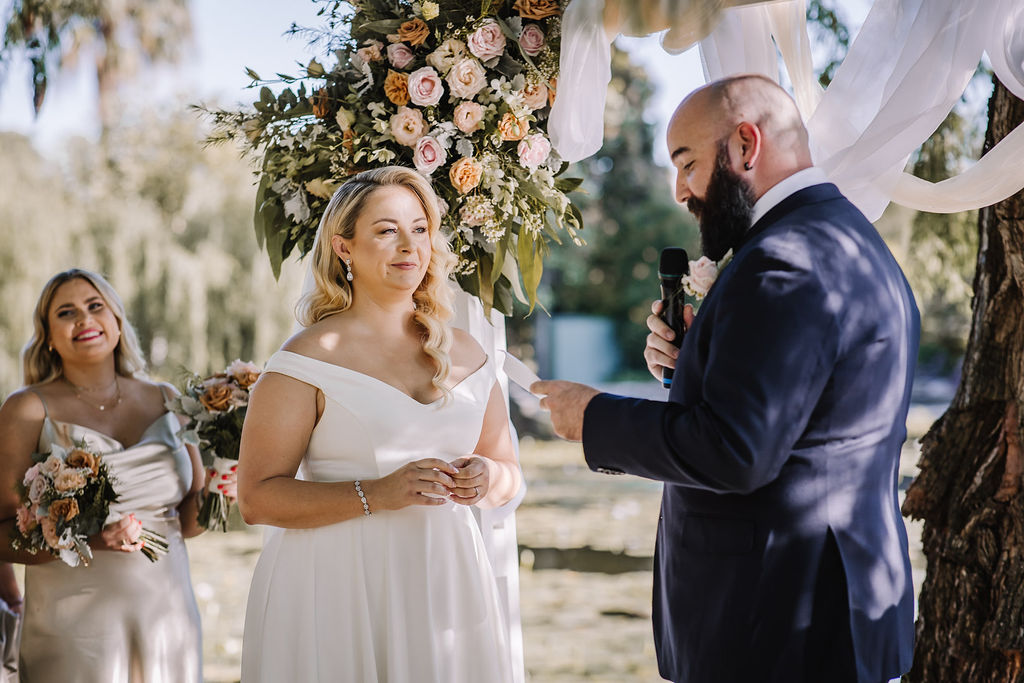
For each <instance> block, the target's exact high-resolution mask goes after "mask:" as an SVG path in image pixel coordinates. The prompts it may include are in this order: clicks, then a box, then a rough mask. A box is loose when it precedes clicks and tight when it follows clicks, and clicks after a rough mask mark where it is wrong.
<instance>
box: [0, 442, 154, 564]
mask: <svg viewBox="0 0 1024 683" xmlns="http://www.w3.org/2000/svg"><path fill="white" fill-rule="evenodd" d="M32 457H33V459H34V460H35V461H36V462H35V464H34V465H32V466H31V467H30V468H29V469H28V471H27V472H25V477H24V479H23V480H22V482H21V484H20V485H19V486H18V493H19V494H20V496H21V505H20V506H19V507H18V511H17V524H16V528H15V530H14V532H13V538H12V539H11V547H12V548H14V549H15V550H22V549H24V550H27V551H28V552H30V553H31V554H33V555H34V554H36V553H37V552H39V551H40V550H44V551H46V552H48V553H50V554H52V555H54V556H55V557H58V558H60V559H61V560H62V561H63V562H64V563H65V564H67V565H68V566H71V567H77V566H78V565H79V564H83V565H85V566H86V567H88V566H89V563H90V562H91V561H92V549H91V548H90V547H89V536H91V535H93V534H96V533H99V531H100V530H101V529H102V528H103V525H104V524H105V523H106V520H107V517H108V515H109V514H110V505H111V504H112V503H115V502H117V493H116V491H115V490H114V480H113V478H112V477H111V475H110V472H109V471H108V469H107V465H106V464H105V463H104V462H103V458H102V457H101V456H100V455H98V454H96V453H93V452H92V451H90V450H88V449H87V448H86V446H85V444H76V445H75V447H74V448H71V449H65V448H62V447H60V446H58V445H54V446H53V447H52V449H51V450H50V452H49V453H42V454H35V455H33V456H32ZM140 540H141V541H142V550H141V552H142V554H144V555H145V556H146V557H147V558H148V559H149V560H150V561H151V562H155V561H156V560H158V559H159V558H160V557H161V556H162V555H164V554H165V553H166V552H167V541H166V539H165V538H164V537H163V536H161V535H160V534H157V533H155V532H152V531H149V530H147V529H145V528H144V529H143V530H142V535H141V536H140Z"/></svg>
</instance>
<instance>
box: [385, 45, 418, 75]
mask: <svg viewBox="0 0 1024 683" xmlns="http://www.w3.org/2000/svg"><path fill="white" fill-rule="evenodd" d="M412 60H413V54H412V49H411V48H410V47H409V46H408V45H406V44H405V43H391V44H390V45H388V61H389V62H391V66H393V67H395V68H396V69H404V68H405V67H407V66H409V63H410V62H412Z"/></svg>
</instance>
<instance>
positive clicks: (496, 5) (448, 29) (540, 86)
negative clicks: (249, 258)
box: [209, 0, 582, 314]
mask: <svg viewBox="0 0 1024 683" xmlns="http://www.w3.org/2000/svg"><path fill="white" fill-rule="evenodd" d="M321 1H322V0H321ZM563 4H564V1H562V2H560V0H492V1H489V0H479V1H477V2H466V1H465V0H455V1H447V2H443V3H438V2H431V1H429V0H428V1H425V2H419V1H416V2H403V1H401V0H358V1H354V2H351V3H342V2H338V1H337V0H331V1H330V2H325V3H324V5H325V6H324V8H322V9H321V11H320V14H321V15H326V16H327V17H328V26H327V28H326V29H324V30H322V31H317V32H315V34H314V38H315V41H316V42H318V43H319V44H322V45H324V47H325V49H326V51H327V52H328V54H329V55H330V57H329V60H328V59H325V60H323V61H324V63H321V61H318V60H317V59H313V60H312V61H310V62H309V64H308V66H307V67H306V68H305V73H304V74H302V75H301V76H288V75H285V74H277V77H278V78H277V79H275V80H273V81H271V80H264V79H261V78H260V76H259V75H258V74H256V73H254V72H253V71H252V70H248V73H249V76H250V77H251V78H252V79H253V86H254V87H255V86H260V85H262V87H261V88H260V98H259V100H258V101H257V102H255V103H254V104H253V109H251V110H242V111H226V110H219V111H211V112H209V113H210V114H211V116H212V118H213V120H214V122H215V125H216V132H215V133H214V135H213V136H212V137H211V138H210V139H211V141H219V140H224V139H229V138H233V139H237V140H240V141H242V143H243V144H244V145H245V147H246V148H247V149H248V150H249V151H250V152H251V153H252V154H254V155H255V156H256V157H257V158H258V159H261V162H262V163H261V170H260V182H259V189H258V192H257V197H256V211H255V229H256V236H257V240H259V242H260V244H261V246H263V245H265V246H266V249H267V253H268V255H269V257H270V261H271V265H272V267H273V269H274V272H275V274H278V273H279V272H280V266H281V263H282V261H283V260H284V259H285V258H287V257H288V256H289V255H290V254H291V253H292V252H293V251H295V250H298V252H299V254H300V255H301V254H305V253H306V252H308V251H309V250H310V249H311V248H312V247H313V242H314V239H315V235H316V229H317V224H318V222H319V219H320V215H321V214H322V212H323V210H324V209H325V208H326V205H327V202H328V200H329V199H330V197H331V195H332V194H333V192H334V190H335V189H336V188H337V187H338V186H339V185H340V184H341V183H343V182H344V181H345V180H346V179H347V178H348V177H350V176H352V175H354V174H356V173H358V172H360V171H363V170H366V169H368V168H373V167H375V166H384V165H389V164H401V165H407V166H412V167H415V168H416V169H417V170H418V171H419V172H420V173H422V174H424V175H425V176H428V177H429V178H430V179H431V180H432V183H433V186H434V189H435V191H436V192H437V194H438V196H439V197H440V198H441V200H442V202H443V204H442V207H441V209H442V214H443V217H442V228H443V229H444V230H445V232H446V234H448V235H449V237H450V240H451V243H452V246H453V248H454V250H455V252H456V253H457V254H458V255H459V265H458V267H457V270H456V273H455V276H456V279H457V280H458V282H459V284H460V285H461V286H462V288H463V289H465V290H466V291H467V292H469V293H471V294H473V295H476V296H477V297H479V298H480V300H481V302H482V303H483V305H484V307H485V309H487V310H490V309H491V308H496V309H498V310H499V311H501V312H503V313H505V314H509V313H511V310H512V305H513V296H514V295H515V296H518V297H519V298H520V299H523V300H524V301H528V302H529V304H530V307H531V310H532V307H533V306H534V305H535V304H536V301H537V287H538V285H539V283H540V278H541V273H542V270H543V262H544V257H545V255H546V254H547V253H548V249H549V241H552V240H553V241H555V242H558V243H560V242H561V241H562V235H563V233H564V235H565V236H567V237H568V239H569V241H572V242H574V243H576V244H581V243H582V241H581V240H580V238H579V236H578V232H579V231H580V230H581V229H582V218H581V215H580V212H579V210H578V209H577V208H576V206H574V205H573V203H572V201H571V200H570V199H569V197H568V196H567V195H568V193H569V192H572V191H573V190H575V189H576V188H577V187H578V186H579V184H580V180H579V179H576V178H565V177H560V176H561V174H562V173H563V172H564V171H565V169H566V167H567V166H568V164H566V163H565V162H563V161H562V160H561V159H560V158H559V157H558V155H557V153H556V152H555V151H554V150H552V148H551V143H550V141H549V139H548V135H547V116H548V113H549V111H550V106H551V104H552V103H553V101H554V97H555V89H556V87H557V80H558V61H559V52H558V48H559V39H560V30H561V12H562V5H563ZM291 32H292V33H299V32H307V33H308V32H310V31H309V30H308V29H304V30H303V29H298V28H296V27H294V26H293V28H292V30H291ZM328 61H330V62H332V64H331V65H330V66H325V63H327V62H328ZM273 83H284V84H285V85H286V87H285V88H284V89H283V90H281V92H279V93H278V94H275V93H274V92H273V90H271V88H270V87H269V85H268V84H273ZM296 83H297V84H298V87H297V88H296V89H294V90H293V89H292V87H291V86H293V85H294V84H296ZM520 278H521V280H522V286H521V287H520Z"/></svg>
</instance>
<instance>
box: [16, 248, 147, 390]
mask: <svg viewBox="0 0 1024 683" xmlns="http://www.w3.org/2000/svg"><path fill="white" fill-rule="evenodd" d="M71 280H85V281H86V282H88V283H89V284H90V285H92V286H93V287H94V288H95V289H96V291H97V292H99V295H100V296H101V297H103V301H104V302H106V304H107V307H108V308H109V309H110V311H111V312H112V313H113V314H114V317H115V318H116V319H117V327H118V329H119V330H121V339H120V341H118V343H117V346H116V347H115V348H114V370H115V371H116V372H117V374H119V375H122V376H124V377H135V376H137V375H139V374H142V373H144V372H145V370H146V361H145V359H144V357H143V355H142V349H141V348H140V347H139V338H138V337H137V336H136V335H135V329H134V328H133V327H132V325H131V323H129V322H128V319H127V318H126V317H125V312H124V304H123V303H121V297H119V296H118V295H117V291H116V290H115V289H114V288H113V287H112V286H111V285H110V283H109V282H107V281H106V280H105V279H104V278H103V276H102V275H99V274H98V273H93V272H92V271H88V270H83V269H81V268H72V269H70V270H65V271H63V272H61V273H57V274H56V275H54V276H53V277H51V278H50V280H49V282H47V283H46V284H45V285H44V286H43V291H42V292H40V294H39V301H37V302H36V309H35V312H34V313H33V315H32V324H33V325H32V326H33V330H32V337H31V338H30V339H29V340H28V343H27V344H25V348H23V349H22V350H21V362H22V370H23V373H24V378H23V379H24V382H25V386H29V385H31V384H37V383H40V382H48V381H50V380H52V379H56V378H58V377H60V376H62V375H63V374H64V362H63V360H62V359H61V357H60V354H59V353H57V352H56V351H54V350H53V349H52V348H51V347H50V341H49V340H50V307H51V306H52V305H53V298H54V297H55V296H56V295H57V290H58V289H59V288H60V286H61V285H63V284H64V283H66V282H70V281H71Z"/></svg>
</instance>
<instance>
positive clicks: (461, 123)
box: [454, 102, 484, 135]
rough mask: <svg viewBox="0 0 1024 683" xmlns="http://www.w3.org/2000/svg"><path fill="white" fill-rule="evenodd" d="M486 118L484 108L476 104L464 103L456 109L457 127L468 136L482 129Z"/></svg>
mask: <svg viewBox="0 0 1024 683" xmlns="http://www.w3.org/2000/svg"><path fill="white" fill-rule="evenodd" d="M483 118H484V108H483V107H481V106H480V105H479V104H477V103H476V102H463V103H462V104H460V105H459V106H457V107H455V116H454V119H455V125H456V126H457V127H458V129H459V130H461V131H462V132H463V133H465V134H466V135H469V134H470V133H472V132H473V131H475V130H478V129H479V128H480V122H481V121H482V120H483Z"/></svg>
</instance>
